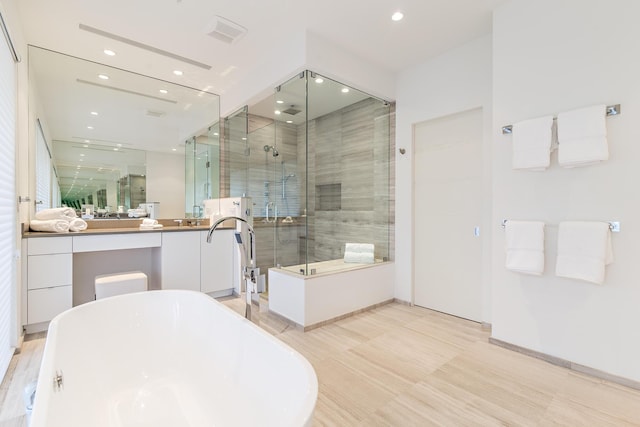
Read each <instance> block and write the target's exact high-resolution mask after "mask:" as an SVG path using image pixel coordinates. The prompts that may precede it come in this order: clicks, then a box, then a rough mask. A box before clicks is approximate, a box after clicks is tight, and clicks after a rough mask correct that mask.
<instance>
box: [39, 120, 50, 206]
mask: <svg viewBox="0 0 640 427" xmlns="http://www.w3.org/2000/svg"><path fill="white" fill-rule="evenodd" d="M36 171H38V172H37V173H36V202H37V203H36V212H38V211H40V210H42V209H48V208H50V207H52V205H51V181H52V180H53V171H52V169H51V154H50V152H49V147H48V146H47V140H46V139H45V138H44V132H43V131H42V124H41V123H40V119H38V120H37V121H36Z"/></svg>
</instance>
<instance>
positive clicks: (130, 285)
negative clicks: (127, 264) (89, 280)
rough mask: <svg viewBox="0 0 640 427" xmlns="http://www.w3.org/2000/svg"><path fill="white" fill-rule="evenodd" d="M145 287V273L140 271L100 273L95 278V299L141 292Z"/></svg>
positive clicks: (146, 286)
mask: <svg viewBox="0 0 640 427" xmlns="http://www.w3.org/2000/svg"><path fill="white" fill-rule="evenodd" d="M147 289H148V285H147V275H146V274H144V273H143V272H141V271H129V272H126V273H115V274H101V275H99V276H96V279H95V291H96V299H97V300H99V299H102V298H107V297H112V296H115V295H122V294H128V293H132V292H142V291H146V290H147Z"/></svg>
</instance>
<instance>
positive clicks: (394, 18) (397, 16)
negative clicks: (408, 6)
mask: <svg viewBox="0 0 640 427" xmlns="http://www.w3.org/2000/svg"><path fill="white" fill-rule="evenodd" d="M402 18H404V13H402V12H400V11H398V12H396V13H394V14H393V15H391V20H392V21H400V20H402Z"/></svg>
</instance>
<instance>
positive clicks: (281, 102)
mask: <svg viewBox="0 0 640 427" xmlns="http://www.w3.org/2000/svg"><path fill="white" fill-rule="evenodd" d="M276 104H284V101H283V100H281V99H278V100H277V101H276Z"/></svg>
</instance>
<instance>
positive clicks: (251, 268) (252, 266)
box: [207, 216, 258, 320]
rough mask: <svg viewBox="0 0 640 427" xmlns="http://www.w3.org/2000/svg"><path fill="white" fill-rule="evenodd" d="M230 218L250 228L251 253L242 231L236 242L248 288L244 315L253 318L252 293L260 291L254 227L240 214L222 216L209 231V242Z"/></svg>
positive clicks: (238, 233)
mask: <svg viewBox="0 0 640 427" xmlns="http://www.w3.org/2000/svg"><path fill="white" fill-rule="evenodd" d="M230 219H234V220H236V221H240V222H243V223H245V224H246V225H247V228H248V229H249V243H250V245H249V250H250V252H249V254H247V248H246V247H245V245H244V242H243V240H242V234H241V233H240V232H236V242H237V243H238V246H240V253H241V254H242V261H241V263H240V277H243V278H244V281H245V283H246V285H247V290H246V292H245V294H246V303H245V312H244V317H246V318H247V319H249V320H251V293H253V292H255V293H257V292H258V285H257V283H258V277H257V274H256V273H257V268H256V233H255V232H254V231H253V227H252V226H251V224H249V222H247V220H246V219H244V218H240V217H239V216H225V217H222V218H220V219H218V220H217V221H216V222H214V223H213V224H212V225H211V227H210V228H209V233H207V243H211V236H212V235H213V232H214V231H216V228H218V226H219V225H220V224H222V223H223V222H225V221H227V220H230ZM247 264H248V265H247ZM249 286H251V288H249ZM241 291H242V289H241Z"/></svg>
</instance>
